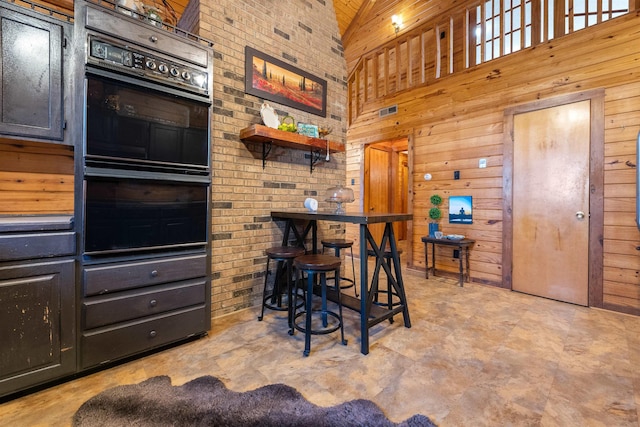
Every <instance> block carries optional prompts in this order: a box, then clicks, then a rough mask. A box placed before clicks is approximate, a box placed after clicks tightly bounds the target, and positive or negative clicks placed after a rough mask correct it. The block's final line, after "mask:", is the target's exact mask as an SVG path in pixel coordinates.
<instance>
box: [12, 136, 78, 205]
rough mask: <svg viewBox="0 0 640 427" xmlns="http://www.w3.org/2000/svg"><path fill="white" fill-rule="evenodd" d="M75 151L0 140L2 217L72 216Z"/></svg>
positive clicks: (54, 145)
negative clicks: (34, 215) (35, 215)
mask: <svg viewBox="0 0 640 427" xmlns="http://www.w3.org/2000/svg"><path fill="white" fill-rule="evenodd" d="M73 167H74V166H73V148H72V147H70V146H63V145H59V144H47V143H38V142H29V141H13V140H8V139H4V138H3V139H0V214H3V215H33V214H72V213H73V207H74V204H73V186H74V175H73Z"/></svg>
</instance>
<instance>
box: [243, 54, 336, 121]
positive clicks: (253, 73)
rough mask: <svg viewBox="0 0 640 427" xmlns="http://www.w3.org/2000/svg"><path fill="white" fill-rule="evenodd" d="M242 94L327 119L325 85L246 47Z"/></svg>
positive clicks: (283, 63)
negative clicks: (243, 90)
mask: <svg viewBox="0 0 640 427" xmlns="http://www.w3.org/2000/svg"><path fill="white" fill-rule="evenodd" d="M244 53H245V65H244V71H245V76H244V79H245V82H244V83H245V92H246V93H248V94H251V95H255V96H258V97H260V98H264V99H267V100H269V101H273V102H277V103H279V104H282V105H286V106H288V107H291V108H295V109H297V110H301V111H306V112H308V113H312V114H316V115H318V116H322V117H326V116H327V81H326V80H323V79H321V78H319V77H316V76H314V75H313V74H310V73H307V72H306V71H303V70H301V69H299V68H296V67H294V66H292V65H289V64H287V63H286V62H284V61H281V60H279V59H277V58H274V57H272V56H269V55H267V54H265V53H262V52H260V51H257V50H255V49H253V48H251V47H249V46H246V47H245V50H244Z"/></svg>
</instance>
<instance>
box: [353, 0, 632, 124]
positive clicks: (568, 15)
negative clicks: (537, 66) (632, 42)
mask: <svg viewBox="0 0 640 427" xmlns="http://www.w3.org/2000/svg"><path fill="white" fill-rule="evenodd" d="M635 10H640V0H597V1H589V0H483V1H479V2H478V1H476V2H470V3H467V4H466V5H464V6H463V7H461V8H460V9H458V10H455V11H453V12H452V13H451V14H450V16H449V17H440V18H438V21H435V22H434V21H430V22H427V23H426V24H424V25H422V26H420V27H417V28H415V29H412V30H410V31H408V32H406V33H404V34H401V35H399V36H398V37H396V38H395V39H394V40H392V41H390V42H388V43H386V44H384V45H382V46H380V47H379V48H377V49H376V50H374V51H371V52H369V53H367V54H365V55H364V56H362V57H361V58H360V60H359V61H358V63H357V64H356V66H355V67H354V69H353V71H352V72H351V74H350V75H349V80H348V98H349V99H348V102H349V124H351V123H353V122H354V121H355V120H356V119H357V118H358V116H359V115H360V114H361V113H362V111H363V110H364V107H365V105H367V104H368V103H371V102H375V101H380V100H383V99H385V98H387V97H391V96H395V95H398V94H399V93H401V92H403V91H407V90H412V89H415V88H418V87H421V86H426V85H429V84H430V83H432V82H433V81H434V80H437V79H439V78H441V77H443V76H446V75H449V74H453V73H455V72H460V71H462V70H464V69H467V68H470V67H473V66H476V65H479V64H482V63H485V62H488V61H491V60H493V59H496V58H499V57H501V56H505V55H509V54H511V53H514V52H517V51H520V50H523V49H527V48H530V47H533V46H535V45H538V44H540V43H543V42H546V41H549V40H551V39H553V38H557V37H561V36H564V35H566V34H571V33H573V32H576V31H579V30H581V29H584V28H587V27H590V26H593V25H597V24H600V23H602V22H605V21H608V20H610V19H614V18H616V17H618V16H622V15H625V14H628V13H629V12H631V11H635Z"/></svg>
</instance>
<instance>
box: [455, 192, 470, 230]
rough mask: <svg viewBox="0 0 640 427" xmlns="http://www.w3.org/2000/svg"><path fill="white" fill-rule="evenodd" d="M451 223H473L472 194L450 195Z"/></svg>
mask: <svg viewBox="0 0 640 427" xmlns="http://www.w3.org/2000/svg"><path fill="white" fill-rule="evenodd" d="M449 223H450V224H473V207H472V199H471V196H451V197H449Z"/></svg>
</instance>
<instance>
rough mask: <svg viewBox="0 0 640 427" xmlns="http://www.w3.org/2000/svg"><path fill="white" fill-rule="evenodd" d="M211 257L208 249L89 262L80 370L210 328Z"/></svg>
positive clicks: (84, 273)
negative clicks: (179, 253)
mask: <svg viewBox="0 0 640 427" xmlns="http://www.w3.org/2000/svg"><path fill="white" fill-rule="evenodd" d="M207 260H208V257H207V254H206V253H204V252H203V253H194V254H189V255H173V256H157V257H141V258H138V259H130V260H117V259H114V260H112V262H98V263H96V264H88V265H85V266H84V267H83V269H82V295H83V297H82V303H81V305H82V307H81V308H82V325H81V332H80V369H87V368H92V367H94V366H98V365H101V364H105V363H109V362H112V361H115V360H118V359H122V358H124V357H128V356H132V355H134V354H136V353H140V352H143V351H148V350H152V349H154V348H157V347H161V346H163V345H166V344H170V343H173V342H176V341H180V340H183V339H185V338H188V337H190V336H195V335H199V334H204V333H205V332H206V331H207V330H209V328H210V326H211V314H210V308H209V307H210V302H209V297H208V296H209V295H210V292H211V286H210V283H209V276H208V269H207V262H208V261H207Z"/></svg>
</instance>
